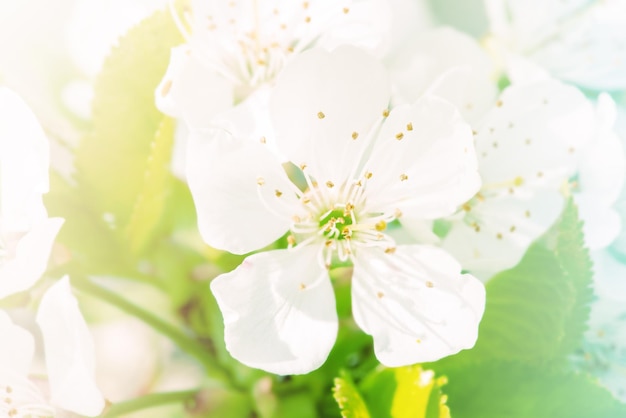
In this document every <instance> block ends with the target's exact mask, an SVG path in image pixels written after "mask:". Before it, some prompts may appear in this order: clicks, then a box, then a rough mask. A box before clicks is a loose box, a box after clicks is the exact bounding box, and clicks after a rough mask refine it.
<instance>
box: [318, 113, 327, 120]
mask: <svg viewBox="0 0 626 418" xmlns="http://www.w3.org/2000/svg"><path fill="white" fill-rule="evenodd" d="M317 117H318V118H320V119H324V118H325V117H326V115H325V114H324V112H317Z"/></svg>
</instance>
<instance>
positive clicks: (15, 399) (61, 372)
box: [0, 277, 105, 418]
mask: <svg viewBox="0 0 626 418" xmlns="http://www.w3.org/2000/svg"><path fill="white" fill-rule="evenodd" d="M37 323H38V325H39V328H40V329H41V332H42V335H43V343H44V352H45V357H46V365H47V379H44V380H42V379H40V378H35V377H34V376H31V374H30V373H31V364H32V362H33V357H34V353H35V341H34V338H33V336H32V335H31V334H30V333H29V332H28V331H26V330H24V329H22V328H21V327H19V326H16V325H14V324H13V323H12V321H11V319H10V318H9V316H8V315H7V314H6V313H5V312H4V311H1V310H0V333H2V335H3V343H2V345H0V370H1V371H2V374H1V375H0V391H1V393H2V396H1V397H0V413H1V415H2V416H3V417H10V418H13V417H15V418H18V417H29V416H42V417H54V416H57V411H60V410H64V411H71V412H74V413H77V414H79V415H83V416H90V417H93V416H97V415H99V414H100V413H101V412H102V410H103V409H104V405H105V402H104V398H103V397H102V395H101V393H100V391H99V390H98V388H97V387H96V385H95V380H94V368H95V365H94V352H93V350H94V348H93V341H92V340H91V336H90V334H89V330H88V328H87V324H86V323H85V320H84V319H83V317H82V315H81V313H80V310H79V309H78V303H77V301H76V299H75V298H74V296H73V295H72V293H71V290H70V285H69V279H68V278H67V277H64V278H63V279H61V280H60V281H59V282H58V283H56V284H54V285H53V286H52V287H50V289H48V291H47V292H46V293H45V294H44V296H43V298H42V300H41V304H40V306H39V311H38V314H37ZM44 383H47V384H48V386H49V390H46V389H45V388H44V387H43V386H44V385H43V384H44ZM47 392H49V394H48V393H47Z"/></svg>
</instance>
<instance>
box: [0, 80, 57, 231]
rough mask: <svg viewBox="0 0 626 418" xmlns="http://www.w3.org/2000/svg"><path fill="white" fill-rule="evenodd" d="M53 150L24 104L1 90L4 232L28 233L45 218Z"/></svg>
mask: <svg viewBox="0 0 626 418" xmlns="http://www.w3.org/2000/svg"><path fill="white" fill-rule="evenodd" d="M49 154H50V147H49V144H48V139H47V138H46V136H45V134H44V132H43V129H42V128H41V126H40V125H39V122H38V121H37V119H36V117H35V115H34V114H33V113H32V111H31V110H30V109H29V107H28V105H26V103H24V101H23V100H22V99H21V98H20V97H19V96H17V95H16V94H15V93H13V92H12V91H11V90H9V89H7V88H0V193H1V194H0V204H1V206H0V214H2V227H3V229H4V230H12V231H26V230H28V229H29V228H30V226H31V225H32V223H33V222H37V221H39V220H41V219H42V218H45V217H46V209H45V207H44V206H43V202H42V200H41V195H42V194H44V193H46V192H47V191H48V187H49V185H48V167H49V159H50V156H49Z"/></svg>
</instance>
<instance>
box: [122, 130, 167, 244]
mask: <svg viewBox="0 0 626 418" xmlns="http://www.w3.org/2000/svg"><path fill="white" fill-rule="evenodd" d="M173 143H174V121H173V120H172V119H171V118H164V119H163V121H162V122H161V125H160V127H159V130H158V132H157V134H156V136H155V138H154V141H152V145H151V147H150V155H149V156H148V161H147V167H146V171H145V173H144V179H143V185H142V186H141V189H140V190H139V194H138V195H137V198H136V200H135V205H134V207H133V211H132V214H131V217H130V221H129V223H128V226H127V228H126V234H127V236H128V239H129V241H130V249H131V251H133V253H140V252H141V251H142V250H143V249H144V248H145V247H146V245H147V244H148V243H149V241H150V239H151V238H152V237H153V236H154V233H155V230H156V228H157V225H158V224H159V220H160V219H161V217H162V216H163V213H164V211H165V204H166V201H167V198H168V196H169V191H170V185H171V182H172V174H171V171H170V169H169V163H170V159H171V156H172V147H173Z"/></svg>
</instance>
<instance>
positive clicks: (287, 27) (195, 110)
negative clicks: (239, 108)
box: [155, 0, 389, 129]
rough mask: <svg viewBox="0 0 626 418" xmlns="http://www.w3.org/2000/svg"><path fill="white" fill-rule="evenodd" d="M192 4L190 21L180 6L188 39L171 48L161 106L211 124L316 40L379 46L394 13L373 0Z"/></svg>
mask: <svg viewBox="0 0 626 418" xmlns="http://www.w3.org/2000/svg"><path fill="white" fill-rule="evenodd" d="M172 7H173V6H172ZM191 10H192V14H191V15H189V14H186V15H185V18H187V20H186V21H185V22H183V21H181V20H180V19H179V18H178V14H177V13H176V12H175V11H174V12H173V15H174V17H175V18H177V20H178V26H179V27H180V29H181V31H182V32H183V35H184V36H185V38H186V40H187V42H186V43H185V44H183V45H181V46H179V47H176V48H174V49H173V50H172V55H171V60H170V66H169V68H168V70H167V73H166V74H165V76H164V78H163V80H162V81H161V83H160V85H159V86H158V87H157V89H156V93H155V97H156V104H157V107H158V108H159V109H160V110H161V111H162V112H164V113H166V114H168V115H171V116H174V117H177V118H183V119H184V120H185V122H186V123H187V124H188V125H189V127H190V128H192V129H202V128H206V127H207V126H209V124H210V123H211V122H212V118H213V117H214V116H215V115H216V114H218V113H219V112H221V111H224V110H227V109H229V108H230V107H232V106H234V105H235V104H238V103H240V102H242V101H243V100H244V99H246V98H247V97H248V96H250V95H251V94H252V93H254V92H255V91H257V90H263V86H265V85H267V83H268V82H272V81H273V80H274V79H275V77H276V76H277V75H278V74H279V73H280V71H281V70H282V68H283V67H284V65H285V63H286V62H287V61H288V60H289V59H290V58H291V57H292V56H293V55H294V54H298V53H299V52H301V51H303V50H305V49H307V48H310V47H311V46H312V45H324V46H326V47H331V46H334V45H339V44H342V43H344V42H349V43H352V44H355V45H359V46H369V47H371V48H376V47H377V46H378V45H379V44H380V43H381V38H382V33H383V31H384V28H385V27H386V26H385V24H386V23H387V20H386V19H385V17H384V16H387V15H388V14H389V12H388V11H387V9H386V7H385V4H384V2H377V1H373V0H342V1H334V0H310V1H304V2H283V1H277V0H273V1H264V2H258V1H253V2H240V1H228V2H222V1H200V0H194V1H192V3H191ZM188 26H190V27H191V31H189V29H188Z"/></svg>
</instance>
